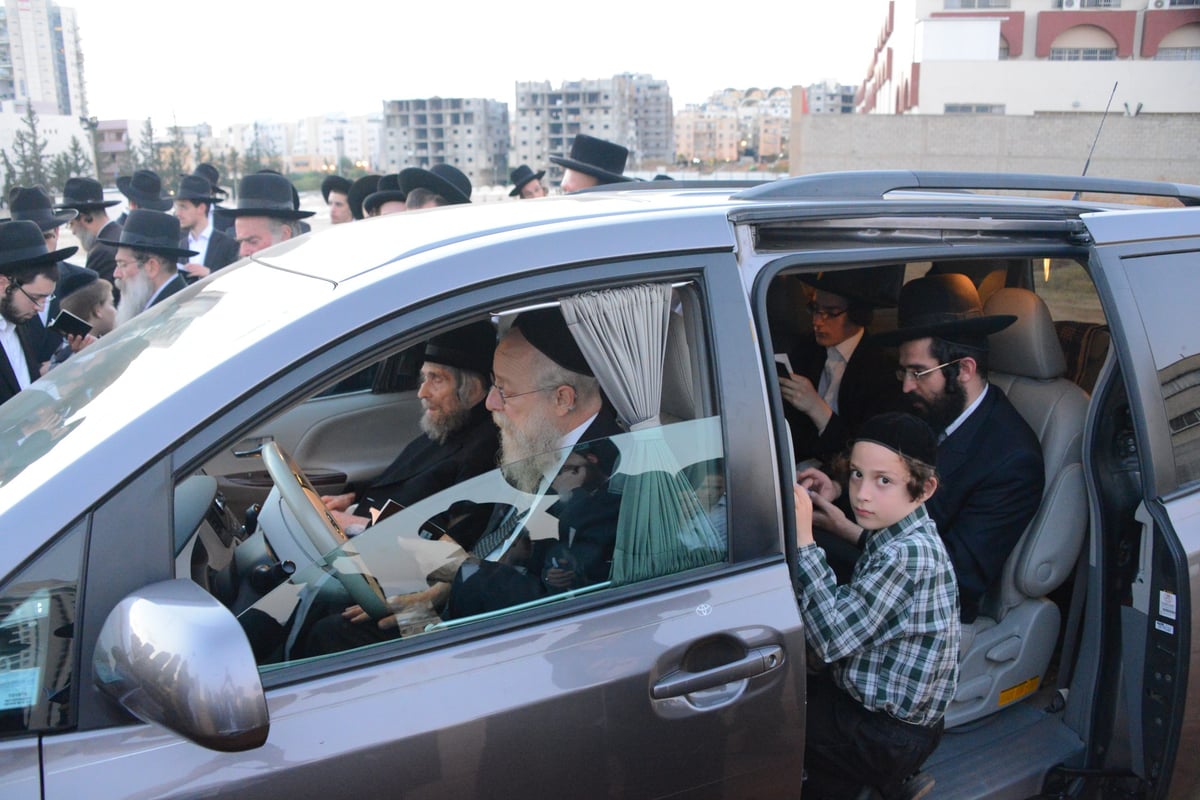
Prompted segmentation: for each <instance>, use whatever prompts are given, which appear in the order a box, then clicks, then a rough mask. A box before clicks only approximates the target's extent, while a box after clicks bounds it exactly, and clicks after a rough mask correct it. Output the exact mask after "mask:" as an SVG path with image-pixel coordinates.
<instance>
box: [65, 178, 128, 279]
mask: <svg viewBox="0 0 1200 800" xmlns="http://www.w3.org/2000/svg"><path fill="white" fill-rule="evenodd" d="M120 202H121V201H119V200H105V199H104V188H103V187H102V186H101V185H100V181H98V180H96V179H95V178H68V179H67V182H66V185H65V186H63V199H62V202H61V203H59V204H58V205H57V206H55V207H56V208H60V209H62V208H67V209H74V210H75V211H78V212H79V214H78V216H76V217H75V219H73V220H71V221H70V222H68V223H67V227H68V228H70V230H71V233H73V234H74V235H75V238H76V239H78V240H79V246H80V247H81V248H83V250H84V252H86V253H87V263H86V264H85V266H86V267H87V268H88V269H91V270H95V271H96V274H98V275H99V276H100V277H101V278H104V279H105V280H106V281H108V282H109V283H114V282H115V281H114V278H113V273H114V271H115V270H116V267H117V248H115V247H112V246H111V245H107V244H102V243H101V242H100V239H119V238H120V236H121V226H120V225H119V224H118V223H116V222H113V221H112V220H110V219H109V218H108V212H107V211H106V210H105V209H107V208H109V207H110V206H115V205H119V204H120ZM114 299H115V300H117V301H120V294H115V295H114Z"/></svg>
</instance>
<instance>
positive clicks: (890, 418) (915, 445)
mask: <svg viewBox="0 0 1200 800" xmlns="http://www.w3.org/2000/svg"><path fill="white" fill-rule="evenodd" d="M854 441H855V442H874V443H875V444H878V445H882V446H883V447H886V448H887V449H888V450H891V451H892V452H894V453H898V454H899V455H902V456H908V457H910V458H914V459H916V460H917V461H920V462H922V463H924V464H928V465H929V466H931V467H932V466H934V465H936V464H937V437H936V436H935V435H934V433H933V429H932V428H930V427H929V424H928V423H926V422H925V420H923V419H921V418H920V417H914V416H913V415H912V414H905V413H902V412H898V411H893V412H889V413H887V414H878V415H876V416H874V417H871V418H870V419H869V420H867V421H866V422H864V423H863V425H862V427H861V428H859V429H858V435H857V436H855V437H854Z"/></svg>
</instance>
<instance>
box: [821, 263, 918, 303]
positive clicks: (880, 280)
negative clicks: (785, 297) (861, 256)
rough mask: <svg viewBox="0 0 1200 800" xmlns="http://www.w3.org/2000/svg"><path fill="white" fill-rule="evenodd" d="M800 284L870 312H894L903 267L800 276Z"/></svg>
mask: <svg viewBox="0 0 1200 800" xmlns="http://www.w3.org/2000/svg"><path fill="white" fill-rule="evenodd" d="M800 280H801V281H802V282H804V283H806V284H808V285H809V286H811V287H813V288H814V289H820V290H821V291H822V292H829V293H830V294H836V295H838V296H839V297H844V298H846V299H847V300H849V301H850V302H853V303H861V304H863V305H866V306H870V307H871V308H894V307H895V306H896V303H897V302H898V300H899V294H900V286H901V284H903V283H904V265H903V264H885V265H883V266H879V267H860V268H858V269H848V270H839V271H837V272H832V271H825V272H811V273H808V274H807V275H801V276H800Z"/></svg>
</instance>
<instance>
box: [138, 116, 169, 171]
mask: <svg viewBox="0 0 1200 800" xmlns="http://www.w3.org/2000/svg"><path fill="white" fill-rule="evenodd" d="M130 156H131V158H132V161H133V168H134V169H149V170H154V171H155V172H159V173H160V174H161V170H162V155H161V153H159V147H158V143H157V142H155V141H154V121H153V120H152V119H151V118H150V117H146V122H145V123H144V124H143V125H142V136H141V141H140V142H138V146H137V147H135V148H134V149H133V150H132V151H131V152H130Z"/></svg>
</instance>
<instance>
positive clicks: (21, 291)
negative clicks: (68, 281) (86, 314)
mask: <svg viewBox="0 0 1200 800" xmlns="http://www.w3.org/2000/svg"><path fill="white" fill-rule="evenodd" d="M76 249H78V248H75V247H64V248H63V249H61V250H54V251H50V250H49V249H47V247H46V239H45V237H43V236H42V230H41V228H39V227H38V225H37V223H36V222H30V221H28V220H19V221H13V222H5V223H0V403H4V402H6V401H8V400H9V399H10V398H12V397H13V395H15V394H17V393H18V392H20V391H21V390H22V389H24V388H25V387H27V386H28V385H29V384H31V383H33V382H34V381H35V380H37V378H38V375H39V373H40V367H41V364H40V363H39V361H38V358H37V352H36V350H35V349H34V348H35V343H34V342H33V341H32V338H31V336H30V334H29V326H28V325H26V324H25V323H27V322H28V321H29V319H31V318H32V317H33V316H34V315H36V314H37V313H38V311H39V310H40V309H41V308H42V307H44V306H45V304H46V303H48V302H49V301H50V297H51V295H53V294H54V285H55V283H56V282H57V281H58V262H60V261H62V260H63V259H64V258H68V257H70V256H71V255H72V254H74V253H75V251H76Z"/></svg>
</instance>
